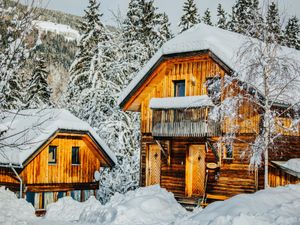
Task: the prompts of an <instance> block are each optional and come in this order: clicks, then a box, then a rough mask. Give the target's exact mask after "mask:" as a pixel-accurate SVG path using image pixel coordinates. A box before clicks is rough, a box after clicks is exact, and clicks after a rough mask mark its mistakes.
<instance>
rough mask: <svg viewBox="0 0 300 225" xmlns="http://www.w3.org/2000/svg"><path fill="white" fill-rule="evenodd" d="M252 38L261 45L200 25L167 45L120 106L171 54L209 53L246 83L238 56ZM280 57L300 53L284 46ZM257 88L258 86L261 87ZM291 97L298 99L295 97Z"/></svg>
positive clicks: (295, 56)
mask: <svg viewBox="0 0 300 225" xmlns="http://www.w3.org/2000/svg"><path fill="white" fill-rule="evenodd" d="M249 39H251V40H253V41H257V42H259V41H258V40H256V39H252V38H249V37H247V36H244V35H241V34H238V33H234V32H230V31H226V30H223V29H220V28H217V27H212V26H208V25H205V24H202V23H201V24H198V25H196V26H194V27H192V28H191V29H189V30H187V31H185V32H183V33H181V34H179V35H178V36H176V37H175V38H173V39H171V40H170V41H168V42H166V43H165V44H164V45H163V46H162V47H161V48H160V49H159V50H158V51H157V52H156V54H155V55H154V56H153V57H152V58H151V59H150V60H149V61H148V63H147V64H146V65H145V66H144V67H143V68H142V69H141V70H140V71H139V73H138V74H137V75H136V77H135V78H134V79H133V80H132V81H131V82H130V84H129V85H128V86H127V88H126V89H125V90H124V91H123V92H122V93H121V95H120V96H119V99H118V104H119V105H120V107H124V105H125V104H126V103H127V101H128V100H129V99H130V97H131V96H132V95H133V94H134V93H135V91H136V90H137V89H138V88H139V87H140V86H141V85H142V83H143V82H144V81H145V80H146V79H147V77H148V76H150V75H151V71H153V70H154V68H155V67H157V66H158V65H159V64H160V62H161V61H162V59H163V58H164V57H166V56H168V55H174V54H182V55H187V54H194V53H196V52H201V51H208V52H210V53H211V54H212V56H215V57H216V58H217V59H218V60H220V61H221V63H222V64H223V65H225V67H227V69H229V71H235V72H237V73H238V74H239V79H241V80H242V81H243V79H246V74H243V72H242V71H241V68H240V67H241V65H240V64H239V60H238V58H237V56H238V52H239V50H240V48H241V47H242V46H243V45H244V44H245V43H246V42H247V40H249ZM279 55H280V56H285V55H288V56H289V57H290V58H293V59H295V60H297V61H300V51H297V50H295V49H290V48H287V47H282V48H281V49H280V51H279ZM149 71H150V72H149ZM254 86H256V87H257V85H254ZM299 89H300V88H299ZM298 94H299V95H298V96H300V90H299V93H298ZM289 97H295V96H294V95H293V96H289ZM288 100H291V99H288Z"/></svg>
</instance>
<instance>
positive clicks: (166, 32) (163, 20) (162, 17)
mask: <svg viewBox="0 0 300 225" xmlns="http://www.w3.org/2000/svg"><path fill="white" fill-rule="evenodd" d="M158 24H159V30H158V31H157V42H156V43H157V45H156V46H155V48H156V49H158V48H160V47H161V46H162V45H163V44H164V43H165V42H167V41H168V40H169V39H171V38H172V37H173V34H172V32H171V30H170V26H171V23H170V22H169V17H168V16H167V14H166V13H163V14H159V16H158Z"/></svg>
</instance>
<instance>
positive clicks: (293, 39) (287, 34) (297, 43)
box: [283, 16, 300, 50]
mask: <svg viewBox="0 0 300 225" xmlns="http://www.w3.org/2000/svg"><path fill="white" fill-rule="evenodd" d="M299 34H300V25H299V20H298V18H297V17H296V16H293V17H292V18H290V19H289V20H288V23H287V25H286V27H285V31H284V40H283V44H284V45H285V46H287V47H289V48H295V49H297V50H300V39H299Z"/></svg>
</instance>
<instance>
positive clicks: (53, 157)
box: [48, 146, 57, 164]
mask: <svg viewBox="0 0 300 225" xmlns="http://www.w3.org/2000/svg"><path fill="white" fill-rule="evenodd" d="M56 153H57V146H49V156H48V163H49V164H55V163H56Z"/></svg>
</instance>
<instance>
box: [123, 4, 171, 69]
mask: <svg viewBox="0 0 300 225" xmlns="http://www.w3.org/2000/svg"><path fill="white" fill-rule="evenodd" d="M122 28H123V31H124V32H123V37H124V42H125V43H126V44H127V45H128V46H127V47H128V48H129V49H130V48H131V47H130V46H136V47H137V48H138V52H139V53H138V54H136V53H133V52H132V53H133V54H136V57H138V58H140V60H141V63H142V64H143V63H144V62H146V61H147V60H148V59H149V58H150V57H151V56H152V55H153V54H154V53H155V52H156V51H157V49H158V48H160V47H161V46H162V44H163V43H164V42H165V41H166V40H168V39H170V38H171V37H172V34H171V31H170V23H169V21H168V17H167V15H166V14H161V13H158V12H157V7H155V6H154V1H153V0H151V1H147V0H131V1H130V3H129V8H128V12H127V17H126V19H125V21H124V24H123V25H122ZM131 50H134V49H131ZM139 54H140V55H139Z"/></svg>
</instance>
